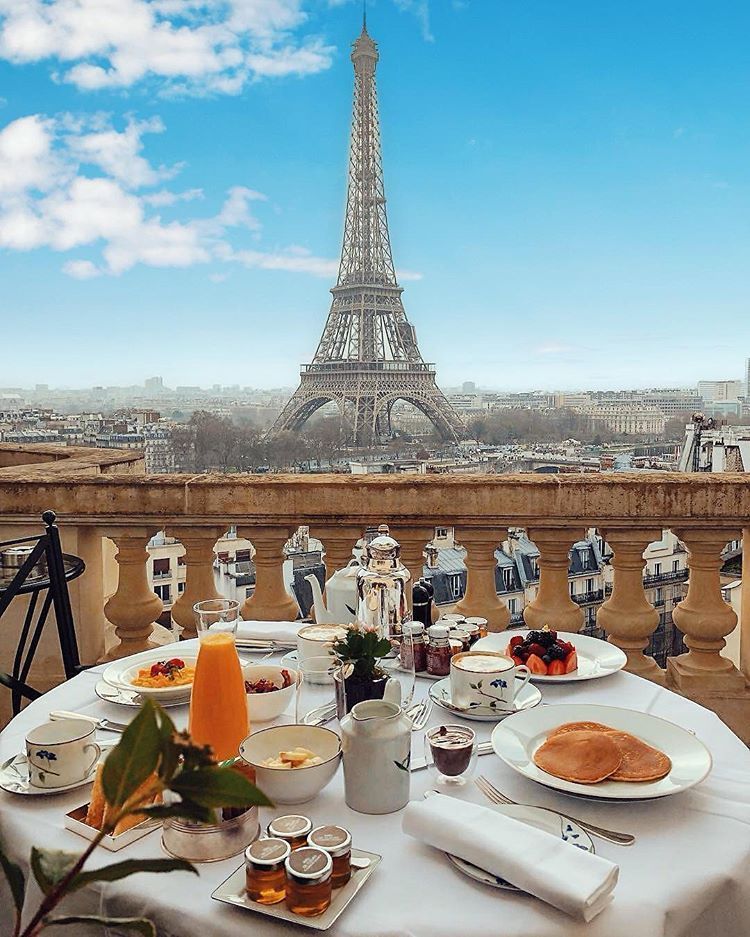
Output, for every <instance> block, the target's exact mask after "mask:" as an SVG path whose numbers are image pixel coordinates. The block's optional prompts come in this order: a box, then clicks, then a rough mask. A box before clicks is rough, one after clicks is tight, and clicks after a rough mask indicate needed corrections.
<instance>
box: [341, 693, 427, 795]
mask: <svg viewBox="0 0 750 937" xmlns="http://www.w3.org/2000/svg"><path fill="white" fill-rule="evenodd" d="M340 725H341V747H342V750H343V759H344V793H345V798H346V803H347V805H348V806H349V807H351V808H352V810H357V811H359V813H393V812H394V811H396V810H400V809H401V808H402V807H405V806H406V804H407V803H408V801H409V781H410V777H411V775H410V774H409V765H410V762H411V722H410V721H409V719H407V717H406V716H405V715H404V713H403V710H402V709H401V707H400V706H397V705H396V704H395V703H389V702H387V701H386V700H366V701H365V702H363V703H357V705H356V706H354V707H353V708H352V711H351V712H350V713H349V715H348V716H344V718H343V719H342V720H341V724H340Z"/></svg>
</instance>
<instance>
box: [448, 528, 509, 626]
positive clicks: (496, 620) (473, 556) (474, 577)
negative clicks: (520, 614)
mask: <svg viewBox="0 0 750 937" xmlns="http://www.w3.org/2000/svg"><path fill="white" fill-rule="evenodd" d="M507 535H508V532H507V530H500V529H494V530H482V529H476V528H471V527H470V528H465V529H462V530H461V531H460V532H459V536H460V540H461V545H462V546H463V547H465V548H466V559H465V563H466V592H465V593H464V597H463V598H462V599H460V600H459V601H458V602H456V605H455V610H456V611H457V612H459V613H460V614H462V615H466V616H467V617H469V616H471V615H481V616H482V617H483V618H486V619H487V627H488V629H489V630H490V631H504V630H505V629H506V628H507V627H508V623H509V622H510V612H509V611H508V607H507V605H505V603H503V602H501V601H500V599H499V598H498V597H497V590H496V586H495V569H496V567H497V560H496V558H495V550H496V549H497V546H498V543H500V541H502V540H503V539H504V538H505V537H507Z"/></svg>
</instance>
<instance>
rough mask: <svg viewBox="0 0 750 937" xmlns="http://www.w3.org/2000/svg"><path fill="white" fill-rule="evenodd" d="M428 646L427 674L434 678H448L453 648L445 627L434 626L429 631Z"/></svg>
mask: <svg viewBox="0 0 750 937" xmlns="http://www.w3.org/2000/svg"><path fill="white" fill-rule="evenodd" d="M429 635H430V643H429V644H428V646H427V673H430V674H432V675H433V676H434V677H447V676H448V674H449V673H450V671H451V646H450V640H449V638H448V629H447V628H446V626H445V625H433V626H432V627H431V628H430V630H429Z"/></svg>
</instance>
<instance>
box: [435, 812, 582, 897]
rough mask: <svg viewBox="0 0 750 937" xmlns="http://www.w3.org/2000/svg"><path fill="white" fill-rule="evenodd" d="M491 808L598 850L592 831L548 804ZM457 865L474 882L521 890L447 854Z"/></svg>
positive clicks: (566, 840)
mask: <svg viewBox="0 0 750 937" xmlns="http://www.w3.org/2000/svg"><path fill="white" fill-rule="evenodd" d="M488 806H489V809H490V810H496V811H497V812H498V813H502V814H503V815H504V816H506V817H513V819H514V820H520V821H521V822H522V823H527V824H528V825H529V826H534V827H536V828H537V829H538V830H544V832H545V833H552V835H553V836H559V837H560V839H561V840H563V842H566V843H570V844H571V845H573V846H577V847H578V848H579V849H584V850H585V851H586V852H596V850H595V849H594V843H593V842H592V840H591V837H590V836H589V834H588V833H587V832H586V831H585V830H584V829H582V828H581V827H580V826H579V825H578V824H577V823H576V822H575V821H574V820H571V819H569V818H568V817H566V816H563V815H562V814H560V813H557V812H556V811H555V810H547V809H546V808H545V807H528V806H525V805H524V804H491V805H488ZM446 855H447V856H448V858H449V859H450V861H451V862H452V863H453V865H455V867H456V868H457V869H458V870H459V871H460V872H463V873H464V875H468V876H469V878H473V879H474V881H475V882H481V883H482V884H483V885H489V886H490V887H491V888H504V889H506V890H507V891H521V889H520V888H518V887H517V886H516V885H512V884H511V883H510V882H507V881H506V880H505V879H504V878H499V877H498V876H497V875H493V874H492V873H491V872H486V871H485V870H484V869H480V868H479V866H476V865H472V864H471V863H470V862H467V861H466V860H465V859H461V858H459V857H458V856H453V855H451V854H450V853H449V852H448V853H446Z"/></svg>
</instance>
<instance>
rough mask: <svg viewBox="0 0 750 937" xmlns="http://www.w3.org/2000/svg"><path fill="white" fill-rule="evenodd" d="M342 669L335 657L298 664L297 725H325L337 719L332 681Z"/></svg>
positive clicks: (312, 659)
mask: <svg viewBox="0 0 750 937" xmlns="http://www.w3.org/2000/svg"><path fill="white" fill-rule="evenodd" d="M340 666H341V665H340V664H339V663H338V661H336V660H335V659H334V658H333V657H308V658H307V660H301V661H299V662H298V663H297V674H298V677H297V704H296V709H295V722H297V723H301V724H303V725H324V724H325V723H326V722H330V720H331V719H335V718H336V697H335V689H334V683H333V678H334V674H335V673H336V671H337V670H338V669H339V667H340Z"/></svg>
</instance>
